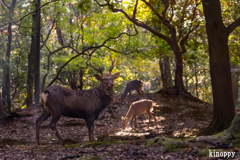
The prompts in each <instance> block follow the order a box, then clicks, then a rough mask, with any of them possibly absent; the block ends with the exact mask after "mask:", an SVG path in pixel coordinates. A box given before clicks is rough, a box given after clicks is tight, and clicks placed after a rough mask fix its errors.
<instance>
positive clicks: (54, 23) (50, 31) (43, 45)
mask: <svg viewBox="0 0 240 160" xmlns="http://www.w3.org/2000/svg"><path fill="white" fill-rule="evenodd" d="M54 24H55V20H53V25H52V28H51V29H50V31H49V32H48V34H47V37H46V39H45V41H44V42H43V44H42V46H41V47H40V50H41V49H42V47H43V46H44V45H45V44H46V42H47V40H48V38H49V36H50V34H51V32H52V30H53V27H54Z"/></svg>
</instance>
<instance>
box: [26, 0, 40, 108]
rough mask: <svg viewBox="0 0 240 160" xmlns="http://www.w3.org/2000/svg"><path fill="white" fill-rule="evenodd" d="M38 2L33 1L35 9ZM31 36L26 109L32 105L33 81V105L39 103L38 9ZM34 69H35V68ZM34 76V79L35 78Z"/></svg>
mask: <svg viewBox="0 0 240 160" xmlns="http://www.w3.org/2000/svg"><path fill="white" fill-rule="evenodd" d="M40 4H41V1H40V0H35V9H37V8H39V7H40ZM33 21H34V23H33V29H32V30H33V35H32V42H31V49H30V53H29V56H28V78H27V107H29V106H30V105H32V104H33V82H34V80H35V94H34V95H35V103H36V104H38V103H39V92H40V76H39V61H40V9H39V10H38V11H37V12H36V13H35V14H33ZM35 67H36V68H35ZM35 76H36V77H35Z"/></svg>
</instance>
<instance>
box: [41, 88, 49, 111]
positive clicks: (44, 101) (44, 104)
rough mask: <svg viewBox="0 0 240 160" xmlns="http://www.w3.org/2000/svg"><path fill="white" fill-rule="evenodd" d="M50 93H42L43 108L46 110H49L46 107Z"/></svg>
mask: <svg viewBox="0 0 240 160" xmlns="http://www.w3.org/2000/svg"><path fill="white" fill-rule="evenodd" d="M49 93H50V92H49V91H47V90H45V91H43V92H42V93H41V95H40V98H41V104H42V106H43V107H44V108H47V107H46V102H47V96H48V94H49Z"/></svg>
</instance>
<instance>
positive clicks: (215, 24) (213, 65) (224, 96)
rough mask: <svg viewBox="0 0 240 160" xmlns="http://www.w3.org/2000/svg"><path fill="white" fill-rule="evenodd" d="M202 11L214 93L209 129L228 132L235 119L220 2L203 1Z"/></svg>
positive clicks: (226, 33) (216, 0)
mask: <svg viewBox="0 0 240 160" xmlns="http://www.w3.org/2000/svg"><path fill="white" fill-rule="evenodd" d="M202 3H203V11H204V15H205V21H206V29H207V36H208V44H209V56H210V74H211V81H212V93H213V111H214V115H213V119H212V122H211V124H210V126H209V128H211V129H214V130H216V131H221V130H224V129H226V128H228V127H229V126H230V124H231V121H232V120H233V118H234V116H235V109H234V103H233V92H232V81H231V71H230V59H229V51H228V35H229V34H228V32H227V30H226V27H225V26H224V24H223V21H222V16H221V6H220V2H219V0H204V1H202Z"/></svg>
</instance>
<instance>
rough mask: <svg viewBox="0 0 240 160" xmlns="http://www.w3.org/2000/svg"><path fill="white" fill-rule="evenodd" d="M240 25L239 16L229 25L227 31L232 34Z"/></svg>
mask: <svg viewBox="0 0 240 160" xmlns="http://www.w3.org/2000/svg"><path fill="white" fill-rule="evenodd" d="M239 26H240V18H238V19H237V20H235V21H234V22H233V23H232V24H230V25H229V26H228V27H227V32H228V34H230V33H231V32H232V31H234V30H235V29H236V28H237V27H239Z"/></svg>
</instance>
